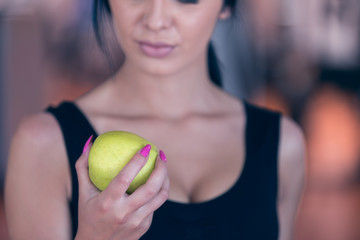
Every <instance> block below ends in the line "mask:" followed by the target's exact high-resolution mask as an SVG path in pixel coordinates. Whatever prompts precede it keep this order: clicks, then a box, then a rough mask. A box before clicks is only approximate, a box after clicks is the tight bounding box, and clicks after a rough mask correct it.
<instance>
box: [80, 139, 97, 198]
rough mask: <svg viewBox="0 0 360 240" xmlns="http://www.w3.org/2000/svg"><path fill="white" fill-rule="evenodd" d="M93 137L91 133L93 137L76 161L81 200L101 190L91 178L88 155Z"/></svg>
mask: <svg viewBox="0 0 360 240" xmlns="http://www.w3.org/2000/svg"><path fill="white" fill-rule="evenodd" d="M92 138H93V136H92V135H91V137H90V138H89V139H88V140H87V141H86V143H85V145H84V149H83V153H82V154H81V156H80V157H79V159H78V160H77V161H76V163H75V168H76V173H77V177H78V182H79V200H81V199H84V198H85V199H86V198H89V197H90V196H91V195H92V194H93V193H98V192H99V190H97V188H96V187H95V186H94V185H93V183H92V182H91V180H90V178H89V169H88V166H89V164H88V157H89V151H90V149H91V146H92V142H91V140H92Z"/></svg>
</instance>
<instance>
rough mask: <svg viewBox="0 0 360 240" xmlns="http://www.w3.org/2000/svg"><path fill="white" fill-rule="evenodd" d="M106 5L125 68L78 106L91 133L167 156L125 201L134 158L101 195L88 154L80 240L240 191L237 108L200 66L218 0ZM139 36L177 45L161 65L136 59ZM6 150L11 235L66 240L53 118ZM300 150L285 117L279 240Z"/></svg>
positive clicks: (125, 230)
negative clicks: (127, 135)
mask: <svg viewBox="0 0 360 240" xmlns="http://www.w3.org/2000/svg"><path fill="white" fill-rule="evenodd" d="M110 4H111V8H112V12H113V18H114V22H115V29H116V32H117V36H118V39H119V43H120V44H121V45H122V47H123V48H124V49H125V55H126V61H125V63H124V66H123V67H122V68H121V70H120V71H119V72H118V74H117V75H116V76H115V77H114V78H112V79H109V80H108V81H106V82H105V83H104V84H102V85H100V86H98V87H96V88H95V89H93V90H92V91H91V92H89V93H87V94H86V95H84V96H82V97H80V98H79V99H77V100H76V101H75V103H76V104H77V105H78V107H79V108H80V109H81V110H82V111H83V112H84V113H85V114H86V116H87V117H88V119H89V120H90V122H91V123H92V125H93V126H94V128H95V129H96V131H97V133H103V132H105V131H110V130H113V129H118V128H119V126H121V128H122V129H126V130H127V131H132V132H136V133H137V134H139V135H140V136H143V137H145V138H146V139H148V140H150V141H151V142H153V143H154V144H155V145H157V146H158V148H160V149H163V150H164V152H165V154H166V156H167V159H168V162H167V163H165V162H163V161H162V160H160V159H158V160H157V165H156V167H155V171H154V172H153V174H152V176H151V178H150V180H149V181H148V182H147V183H146V184H145V185H143V186H142V187H141V188H139V189H138V190H136V191H135V193H134V194H132V195H130V196H128V195H127V194H125V189H127V186H128V185H129V183H130V182H131V179H132V178H133V177H134V176H135V174H136V173H137V172H138V171H139V169H141V167H142V166H143V164H144V163H145V161H146V159H145V158H144V157H141V155H139V154H136V155H135V156H134V158H133V159H132V161H131V164H129V165H127V167H126V169H124V170H123V171H121V172H120V173H119V175H118V176H117V177H116V178H115V179H114V180H113V182H112V183H111V184H110V187H109V188H108V189H106V190H105V191H104V192H101V193H100V192H98V191H97V190H96V188H94V186H93V185H92V184H91V182H90V181H89V178H88V174H87V154H88V150H87V151H86V152H85V153H84V154H83V155H82V156H81V157H80V158H79V160H78V162H77V163H76V169H77V173H78V178H79V187H80V192H79V194H80V195H79V196H80V199H79V229H78V232H77V236H76V239H130V240H131V239H138V238H139V237H141V236H142V235H143V234H144V233H145V232H146V231H147V229H148V228H149V227H150V225H151V220H152V214H153V212H154V211H155V210H156V209H157V208H158V207H160V206H161V205H162V203H163V202H165V201H166V199H168V198H169V199H170V200H172V201H177V202H184V203H189V202H201V201H206V200H209V199H211V198H214V197H216V196H218V195H219V194H221V193H223V192H225V191H227V190H228V189H229V188H230V187H231V186H232V185H233V184H234V183H235V181H236V180H237V178H238V177H239V175H240V174H241V172H242V168H243V164H244V155H245V152H244V144H245V143H244V133H245V121H246V116H245V113H244V106H243V104H242V102H241V101H239V100H238V99H236V98H234V97H232V96H230V95H228V94H227V93H225V92H224V91H222V90H221V89H219V88H217V87H216V86H214V85H213V84H212V83H211V81H210V79H209V76H208V73H207V67H206V53H207V43H208V41H209V38H210V36H211V34H212V32H213V30H214V26H215V23H216V21H218V20H219V19H224V18H226V17H228V16H229V10H228V9H226V10H225V11H221V8H222V1H220V0H212V1H204V0H200V1H199V3H198V4H190V5H184V4H183V3H180V2H177V1H168V0H147V1H144V0H134V1H115V0H114V1H110ZM125 9H126V11H125ZM204 9H206V11H204ZM199 29H201V31H199ZM137 40H149V41H169V42H168V43H172V44H176V49H175V50H174V51H173V52H172V54H171V55H170V56H168V57H166V58H163V59H154V58H151V57H148V56H145V55H144V54H142V53H141V51H140V50H139V48H138V45H137V44H136V41H137ZM209 129H211V131H209ZM154 130H155V131H154ZM34 139H35V140H36V141H34ZM214 146H216V147H214ZM90 147H91V146H90ZM10 152H11V153H10V157H9V163H8V171H7V177H6V189H5V191H6V199H5V200H6V213H7V220H8V226H9V232H10V235H11V237H12V239H70V236H71V226H70V213H69V209H68V203H67V201H68V199H70V198H71V176H70V171H69V166H68V162H67V157H66V150H65V146H64V142H63V138H62V133H61V130H60V128H59V126H58V124H57V122H56V120H55V119H54V118H53V117H52V116H51V115H49V114H47V113H39V114H37V115H34V116H29V117H28V118H26V119H24V121H23V122H22V123H21V125H20V127H19V129H18V131H17V133H16V134H15V136H14V138H13V141H12V147H11V150H10ZM304 154H305V151H304V141H303V135H302V132H301V130H300V129H299V127H298V126H297V125H296V124H294V123H293V122H292V121H291V120H290V119H288V118H283V119H282V121H281V140H280V148H279V198H278V199H279V200H278V214H279V221H280V237H279V239H280V240H287V239H291V234H292V226H293V224H294V219H295V215H296V210H297V206H298V201H299V199H300V195H301V189H302V182H303V174H304V171H303V170H304ZM219 158H221V159H222V161H221V163H220V162H219V161H218V159H219ZM224 163H226V164H224ZM189 169H191V171H189ZM169 182H171V188H170V187H169ZM34 186H36V187H34ZM29 219H36V221H29ZM45 226H46V227H45Z"/></svg>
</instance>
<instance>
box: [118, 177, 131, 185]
mask: <svg viewBox="0 0 360 240" xmlns="http://www.w3.org/2000/svg"><path fill="white" fill-rule="evenodd" d="M117 182H118V184H119V185H121V186H123V187H128V186H129V185H130V183H131V179H129V178H128V177H126V176H124V175H120V176H119V177H118V178H117Z"/></svg>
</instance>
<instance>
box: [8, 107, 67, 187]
mask: <svg viewBox="0 0 360 240" xmlns="http://www.w3.org/2000/svg"><path fill="white" fill-rule="evenodd" d="M64 159H65V147H64V144H63V137H62V132H61V130H60V126H59V124H58V123H57V121H56V119H55V118H54V117H53V116H52V115H51V114H49V113H38V114H34V115H31V116H27V117H26V118H24V119H23V120H22V121H21V123H20V124H19V127H18V129H17V131H16V132H15V134H14V136H13V139H12V142H11V147H10V153H9V161H8V171H10V173H11V171H19V170H25V169H22V168H21V166H23V167H24V168H25V167H26V169H28V170H30V169H31V171H32V172H29V171H26V172H24V174H27V173H29V174H31V173H39V174H40V173H41V174H44V172H52V171H54V173H55V172H56V171H59V170H61V169H63V166H64V165H65V166H66V162H65V161H64ZM14 168H15V169H14ZM43 176H44V177H46V176H48V175H47V174H44V175H43ZM63 176H65V175H63ZM54 177H59V178H63V177H60V176H59V174H54V175H53V177H52V178H51V179H55V178H54ZM51 179H49V180H51Z"/></svg>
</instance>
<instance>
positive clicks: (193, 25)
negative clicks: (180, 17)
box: [182, 13, 217, 45]
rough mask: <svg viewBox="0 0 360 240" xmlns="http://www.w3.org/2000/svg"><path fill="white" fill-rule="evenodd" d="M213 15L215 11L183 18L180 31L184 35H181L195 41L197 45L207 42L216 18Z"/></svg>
mask: <svg viewBox="0 0 360 240" xmlns="http://www.w3.org/2000/svg"><path fill="white" fill-rule="evenodd" d="M214 16H216V14H215V13H214V14H209V13H207V14H198V15H196V16H194V17H191V18H187V19H186V20H185V19H184V24H183V25H182V26H183V29H182V32H183V33H184V35H186V36H184V35H183V37H186V38H187V39H189V40H191V41H195V42H197V43H198V44H197V45H203V44H204V43H207V42H209V41H210V38H211V35H212V33H213V31H214V28H215V24H216V22H217V18H216V17H214ZM192 44H194V43H193V42H192Z"/></svg>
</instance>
